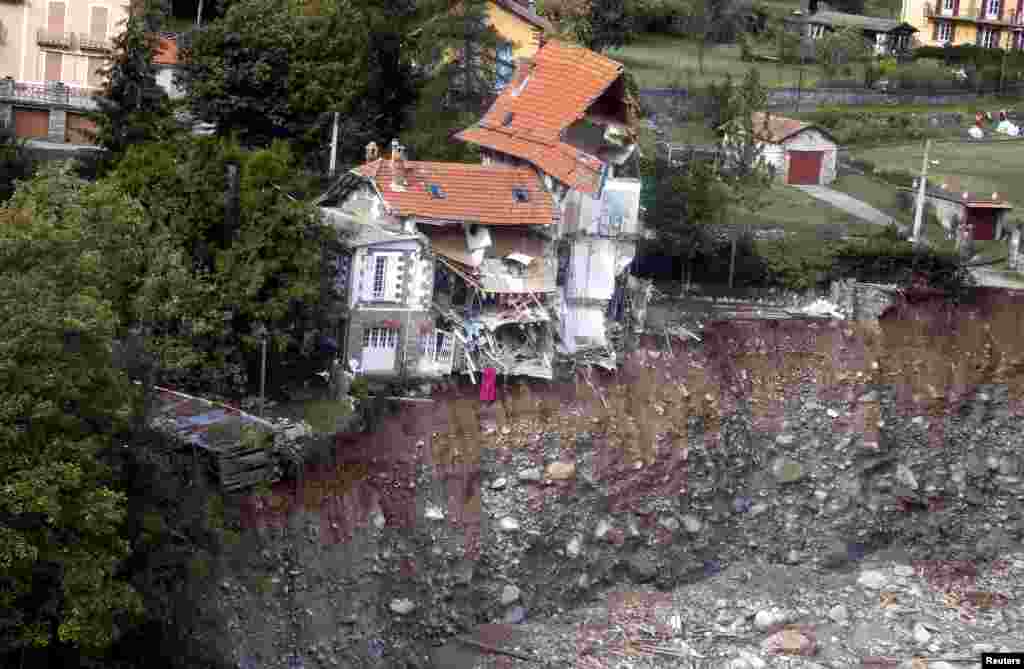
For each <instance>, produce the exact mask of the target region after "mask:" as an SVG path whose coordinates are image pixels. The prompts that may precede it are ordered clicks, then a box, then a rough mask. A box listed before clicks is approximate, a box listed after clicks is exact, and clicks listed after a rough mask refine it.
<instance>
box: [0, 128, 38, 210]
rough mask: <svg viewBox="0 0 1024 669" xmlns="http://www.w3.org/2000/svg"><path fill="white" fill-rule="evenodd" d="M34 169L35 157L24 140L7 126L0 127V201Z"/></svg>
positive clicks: (12, 191) (10, 193) (3, 200)
mask: <svg viewBox="0 0 1024 669" xmlns="http://www.w3.org/2000/svg"><path fill="white" fill-rule="evenodd" d="M34 170H35V159H33V157H32V155H31V154H30V153H29V150H28V147H27V146H26V144H25V140H23V139H19V138H18V137H16V136H15V135H14V131H13V130H11V129H9V128H0V203H3V202H6V201H7V199H8V198H10V197H11V195H13V194H14V187H15V185H16V182H17V181H18V180H20V179H27V178H29V177H30V176H32V172H33V171H34Z"/></svg>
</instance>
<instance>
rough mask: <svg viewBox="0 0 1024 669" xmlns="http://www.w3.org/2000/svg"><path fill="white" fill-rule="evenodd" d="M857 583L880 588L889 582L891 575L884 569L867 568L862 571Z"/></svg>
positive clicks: (866, 586) (875, 588)
mask: <svg viewBox="0 0 1024 669" xmlns="http://www.w3.org/2000/svg"><path fill="white" fill-rule="evenodd" d="M857 584H858V585H861V586H863V587H865V588H871V589H872V590H880V589H882V588H884V587H885V586H886V585H888V584H889V577H888V576H886V574H885V572H883V571H880V570H877V569H867V570H865V571H862V572H861V574H860V577H859V578H858V579H857Z"/></svg>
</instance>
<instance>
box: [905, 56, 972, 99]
mask: <svg viewBox="0 0 1024 669" xmlns="http://www.w3.org/2000/svg"><path fill="white" fill-rule="evenodd" d="M889 86H890V88H893V89H898V90H903V91H926V92H929V93H934V92H936V91H942V90H950V89H954V88H963V83H962V82H960V81H959V80H957V78H956V77H955V76H954V75H953V73H952V72H951V71H950V70H949V69H948V68H947V67H945V66H943V65H942V64H940V63H937V62H935V61H921V60H919V61H916V62H913V63H909V64H907V65H904V66H903V67H900V68H898V69H897V70H896V71H895V72H893V73H892V74H891V75H890V76H889Z"/></svg>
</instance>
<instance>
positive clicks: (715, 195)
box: [641, 152, 729, 281]
mask: <svg viewBox="0 0 1024 669" xmlns="http://www.w3.org/2000/svg"><path fill="white" fill-rule="evenodd" d="M672 162H673V163H677V164H673V165H669V164H668V162H667V161H663V160H644V161H643V162H642V163H641V174H642V178H643V182H644V190H643V192H642V193H641V205H642V206H643V208H644V211H645V214H644V225H645V226H646V227H647V228H648V229H650V230H652V231H653V232H654V235H655V239H654V240H653V241H652V242H651V243H650V246H651V250H652V251H653V252H656V253H664V254H666V255H670V256H674V257H677V258H680V260H681V261H682V262H681V266H682V269H683V274H684V276H683V279H684V281H686V280H688V278H689V277H690V276H691V275H692V272H693V265H694V262H695V261H696V260H697V259H698V258H699V257H700V256H702V255H705V254H707V253H710V252H711V251H712V247H713V246H714V244H713V240H712V237H711V235H710V234H709V232H708V230H709V226H710V225H714V224H717V223H719V222H720V220H721V217H722V214H723V212H724V211H725V208H726V207H727V206H728V204H729V192H728V190H727V189H726V188H725V187H724V186H723V184H722V183H721V181H720V180H719V179H718V178H717V175H716V171H715V169H714V163H713V161H712V160H711V159H710V157H707V156H701V155H697V154H696V153H692V152H691V153H690V154H688V155H684V156H682V157H677V156H675V155H673V161H672Z"/></svg>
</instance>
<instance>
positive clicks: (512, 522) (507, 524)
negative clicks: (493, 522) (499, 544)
mask: <svg viewBox="0 0 1024 669" xmlns="http://www.w3.org/2000/svg"><path fill="white" fill-rule="evenodd" d="M498 529H500V530H501V531H502V532H516V531H518V530H519V521H518V520H516V519H515V518H513V517H512V516H505V517H504V518H502V519H501V520H500V521H499V522H498Z"/></svg>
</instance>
